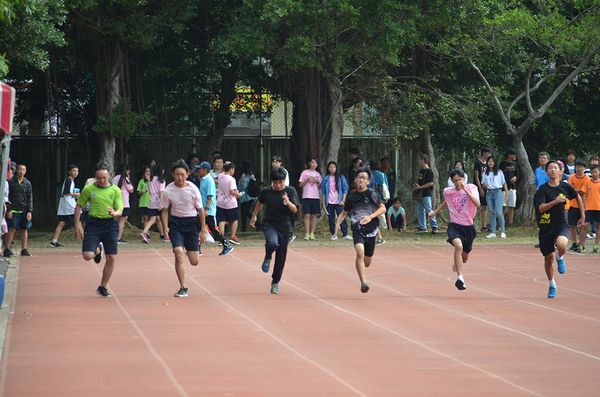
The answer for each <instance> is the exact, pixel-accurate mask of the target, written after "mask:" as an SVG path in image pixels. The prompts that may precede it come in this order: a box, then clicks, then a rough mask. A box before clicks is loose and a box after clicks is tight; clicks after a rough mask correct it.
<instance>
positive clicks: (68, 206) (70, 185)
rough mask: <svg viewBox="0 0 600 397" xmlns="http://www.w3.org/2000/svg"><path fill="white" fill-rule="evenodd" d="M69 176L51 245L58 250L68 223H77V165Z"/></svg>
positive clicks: (71, 166)
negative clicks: (64, 228) (60, 237)
mask: <svg viewBox="0 0 600 397" xmlns="http://www.w3.org/2000/svg"><path fill="white" fill-rule="evenodd" d="M68 172H69V176H68V178H67V179H65V181H64V182H63V184H62V191H61V195H60V201H59V202H58V226H56V229H55V230H54V237H53V238H52V241H51V242H50V245H51V246H53V247H55V248H58V247H62V244H60V243H59V242H58V237H59V236H60V232H62V230H63V227H65V225H66V224H67V222H73V223H74V222H75V207H77V198H78V197H79V189H77V188H76V187H75V178H77V175H79V167H77V166H76V165H75V164H71V165H70V166H69V170H68Z"/></svg>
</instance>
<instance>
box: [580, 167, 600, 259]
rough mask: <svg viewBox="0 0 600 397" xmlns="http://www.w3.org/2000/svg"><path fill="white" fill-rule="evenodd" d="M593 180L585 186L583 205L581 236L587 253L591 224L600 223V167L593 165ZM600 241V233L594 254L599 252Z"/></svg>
mask: <svg viewBox="0 0 600 397" xmlns="http://www.w3.org/2000/svg"><path fill="white" fill-rule="evenodd" d="M590 173H591V174H592V179H590V180H589V181H587V182H586V183H585V185H583V203H584V205H585V223H584V225H583V227H582V228H581V233H580V234H581V235H582V236H584V239H582V240H581V242H582V245H583V251H581V252H585V236H586V235H587V231H588V228H589V227H590V223H592V222H593V221H596V223H598V222H600V166H598V164H592V165H591V166H590ZM599 241H600V233H596V242H595V244H594V252H599V250H598V242H599Z"/></svg>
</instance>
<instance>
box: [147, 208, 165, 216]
mask: <svg viewBox="0 0 600 397" xmlns="http://www.w3.org/2000/svg"><path fill="white" fill-rule="evenodd" d="M161 212H162V211H161V210H159V209H156V208H148V216H160V213H161Z"/></svg>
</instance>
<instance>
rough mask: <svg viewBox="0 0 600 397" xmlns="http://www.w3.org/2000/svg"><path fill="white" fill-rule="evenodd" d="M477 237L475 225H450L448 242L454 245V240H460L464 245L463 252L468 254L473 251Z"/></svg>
mask: <svg viewBox="0 0 600 397" xmlns="http://www.w3.org/2000/svg"><path fill="white" fill-rule="evenodd" d="M475 237H477V229H476V228H475V226H473V225H469V226H464V225H459V224H456V223H452V222H450V223H449V224H448V240H446V241H448V242H449V243H450V244H452V240H454V239H455V238H459V239H460V241H461V242H462V245H463V252H466V253H467V254H468V253H469V252H471V250H472V249H473V240H475Z"/></svg>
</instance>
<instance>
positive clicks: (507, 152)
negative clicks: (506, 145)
mask: <svg viewBox="0 0 600 397" xmlns="http://www.w3.org/2000/svg"><path fill="white" fill-rule="evenodd" d="M511 154H514V155H515V156H516V155H517V152H516V151H515V149H513V148H510V149H506V155H507V156H509V155H511Z"/></svg>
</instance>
